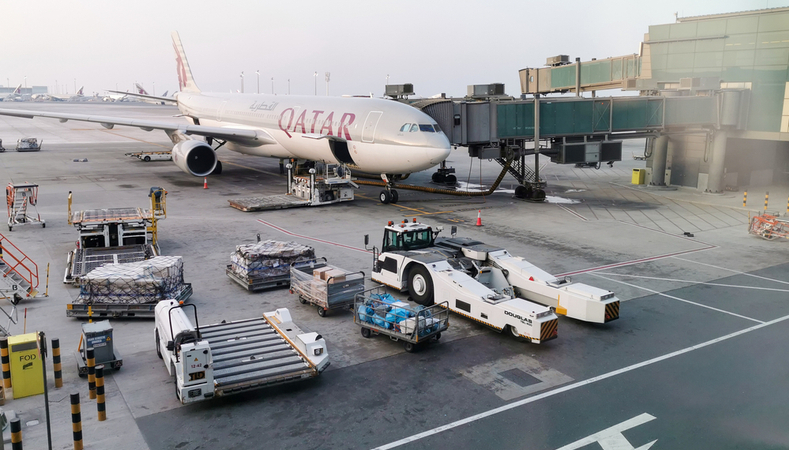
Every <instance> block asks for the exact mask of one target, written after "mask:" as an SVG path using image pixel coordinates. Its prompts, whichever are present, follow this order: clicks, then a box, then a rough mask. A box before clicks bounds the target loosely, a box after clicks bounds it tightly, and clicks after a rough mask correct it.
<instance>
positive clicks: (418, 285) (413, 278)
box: [409, 265, 433, 306]
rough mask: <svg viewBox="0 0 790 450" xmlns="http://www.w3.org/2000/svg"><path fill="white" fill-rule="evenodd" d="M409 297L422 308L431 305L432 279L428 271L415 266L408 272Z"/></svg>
mask: <svg viewBox="0 0 790 450" xmlns="http://www.w3.org/2000/svg"><path fill="white" fill-rule="evenodd" d="M409 295H410V296H411V298H412V300H414V302H415V303H417V304H420V305H422V306H431V305H433V279H432V278H431V274H430V273H428V269H426V268H425V267H423V266H421V265H415V266H414V268H412V269H411V271H409Z"/></svg>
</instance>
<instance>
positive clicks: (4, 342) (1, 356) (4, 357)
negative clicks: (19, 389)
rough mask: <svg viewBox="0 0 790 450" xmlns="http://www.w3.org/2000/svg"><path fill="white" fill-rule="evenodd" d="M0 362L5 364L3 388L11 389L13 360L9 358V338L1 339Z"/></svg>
mask: <svg viewBox="0 0 790 450" xmlns="http://www.w3.org/2000/svg"><path fill="white" fill-rule="evenodd" d="M0 360H1V361H2V362H3V387H4V388H5V389H10V388H11V358H9V357H8V338H7V337H4V338H0Z"/></svg>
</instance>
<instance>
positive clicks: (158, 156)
mask: <svg viewBox="0 0 790 450" xmlns="http://www.w3.org/2000/svg"><path fill="white" fill-rule="evenodd" d="M126 156H131V157H132V158H137V159H140V160H142V161H145V162H149V161H171V160H172V159H173V155H172V154H171V153H170V151H161V152H134V153H127V154H126Z"/></svg>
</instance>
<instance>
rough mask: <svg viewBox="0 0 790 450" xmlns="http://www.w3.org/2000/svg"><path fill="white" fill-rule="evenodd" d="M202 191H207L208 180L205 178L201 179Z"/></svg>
mask: <svg viewBox="0 0 790 450" xmlns="http://www.w3.org/2000/svg"><path fill="white" fill-rule="evenodd" d="M203 189H208V180H207V179H206V177H203Z"/></svg>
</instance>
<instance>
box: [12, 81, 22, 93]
mask: <svg viewBox="0 0 790 450" xmlns="http://www.w3.org/2000/svg"><path fill="white" fill-rule="evenodd" d="M21 93H22V84H21V83H20V84H19V86H17V87H16V89H14V92H12V94H21Z"/></svg>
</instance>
